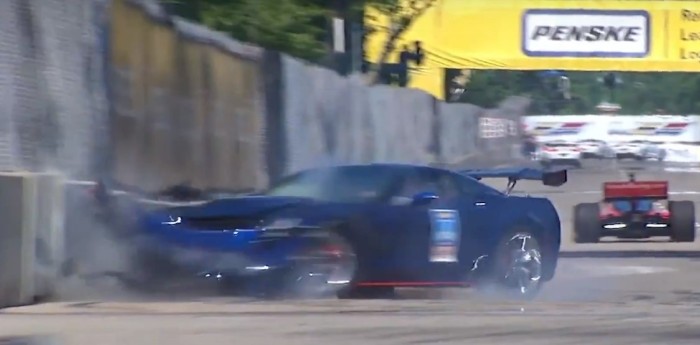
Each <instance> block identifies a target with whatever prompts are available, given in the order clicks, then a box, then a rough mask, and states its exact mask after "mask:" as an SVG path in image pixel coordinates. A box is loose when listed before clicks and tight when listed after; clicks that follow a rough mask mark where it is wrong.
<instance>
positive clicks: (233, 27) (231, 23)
mask: <svg viewBox="0 0 700 345" xmlns="http://www.w3.org/2000/svg"><path fill="white" fill-rule="evenodd" d="M398 1H399V0H359V1H358V0H161V2H162V3H163V4H164V5H165V6H166V7H167V8H169V9H170V11H171V12H172V13H174V14H176V15H178V16H181V17H184V18H187V19H190V20H193V21H196V22H200V23H202V24H204V25H206V26H208V27H210V28H212V29H214V30H218V31H222V32H226V33H228V34H229V35H231V36H232V37H234V38H236V39H238V40H241V41H243V42H248V43H253V44H256V45H260V46H262V47H265V48H269V49H274V50H277V51H281V52H284V53H287V54H289V55H292V56H296V57H299V58H302V59H305V60H309V61H313V62H317V61H318V60H319V59H321V58H323V57H324V56H326V55H327V54H328V53H329V51H330V47H329V45H328V43H329V42H330V18H332V17H333V16H340V17H345V19H348V20H351V21H361V20H362V19H363V18H362V13H363V12H364V7H365V6H366V5H368V4H369V5H377V6H384V7H382V8H386V9H388V7H386V6H389V5H390V4H392V3H395V2H398Z"/></svg>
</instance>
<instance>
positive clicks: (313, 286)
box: [283, 231, 359, 298]
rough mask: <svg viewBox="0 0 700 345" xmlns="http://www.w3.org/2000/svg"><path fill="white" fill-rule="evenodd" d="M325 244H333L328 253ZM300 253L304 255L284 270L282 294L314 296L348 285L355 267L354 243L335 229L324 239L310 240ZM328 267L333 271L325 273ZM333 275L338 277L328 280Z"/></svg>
mask: <svg viewBox="0 0 700 345" xmlns="http://www.w3.org/2000/svg"><path fill="white" fill-rule="evenodd" d="M328 246H333V248H334V250H333V253H332V254H329V253H328V251H327V248H326V247H328ZM336 252H337V253H336ZM301 257H307V258H306V259H301V260H297V261H296V262H295V263H294V265H292V267H290V269H289V270H288V271H287V272H286V274H285V280H284V283H283V294H284V295H286V296H289V297H294V298H299V297H301V298H315V297H330V296H335V295H338V294H340V293H341V292H342V291H345V290H347V289H349V288H351V286H352V284H353V282H354V281H355V279H356V277H357V273H358V271H359V263H358V258H357V252H356V250H355V246H353V245H352V244H351V243H350V241H349V240H348V239H347V238H345V237H344V236H341V235H339V234H338V233H337V232H335V231H331V232H330V236H328V237H327V238H326V239H325V240H323V241H314V242H313V244H310V245H309V246H308V247H306V248H304V249H302V253H301ZM332 260H337V262H336V261H332ZM329 268H331V269H332V270H333V271H332V272H334V273H336V274H337V275H336V276H333V274H334V273H329V272H328V271H327V270H328V269H329ZM335 279H339V280H337V281H335V282H333V283H331V280H335ZM344 282H345V283H344Z"/></svg>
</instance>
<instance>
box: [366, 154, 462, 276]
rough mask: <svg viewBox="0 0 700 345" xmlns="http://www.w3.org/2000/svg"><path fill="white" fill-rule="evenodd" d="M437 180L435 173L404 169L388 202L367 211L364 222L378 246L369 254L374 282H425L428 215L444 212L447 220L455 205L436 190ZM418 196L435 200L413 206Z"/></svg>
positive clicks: (426, 170)
mask: <svg viewBox="0 0 700 345" xmlns="http://www.w3.org/2000/svg"><path fill="white" fill-rule="evenodd" d="M439 177H440V176H439V175H436V169H431V168H420V167H416V168H411V169H406V170H404V171H402V174H401V175H400V177H399V180H400V181H399V182H398V183H397V186H396V190H395V191H394V192H393V193H392V194H391V195H389V196H388V200H387V201H386V202H385V203H383V204H375V205H372V207H371V208H370V209H369V211H368V217H366V219H367V221H369V222H371V227H372V228H373V229H374V231H375V232H376V236H375V238H376V240H377V242H378V243H376V244H375V245H374V246H373V247H374V248H378V250H376V251H375V252H373V253H372V263H371V264H372V271H373V274H372V275H373V280H377V281H403V282H411V281H423V280H424V279H425V275H424V274H423V273H422V272H425V271H426V270H429V267H428V265H427V263H428V261H429V251H430V246H429V239H430V229H431V219H432V218H431V215H432V216H433V218H435V217H436V216H439V214H438V213H436V212H437V210H443V211H445V214H447V216H448V217H449V216H450V215H454V214H455V212H451V211H454V210H455V208H454V207H455V205H456V201H455V200H453V198H450V197H449V195H447V194H446V193H444V192H442V190H444V188H440V186H439V181H440V178H439ZM421 193H432V194H435V195H437V196H438V199H436V200H428V201H427V202H426V203H422V204H414V203H413V201H414V197H415V196H416V195H418V194H421ZM451 219H452V221H453V223H454V217H452V218H447V219H446V221H443V224H444V223H449V222H450V220H451ZM449 225H450V224H448V228H447V229H448V231H449V230H450V229H449ZM445 247H446V248H447V246H445ZM446 250H447V249H446ZM435 254H436V255H437V254H438V253H435ZM447 259H448V257H447V256H445V257H444V258H443V261H450V260H447Z"/></svg>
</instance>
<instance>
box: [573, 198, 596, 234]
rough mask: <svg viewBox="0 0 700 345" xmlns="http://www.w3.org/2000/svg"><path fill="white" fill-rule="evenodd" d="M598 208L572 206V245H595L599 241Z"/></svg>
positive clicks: (590, 204) (593, 205) (580, 205)
mask: <svg viewBox="0 0 700 345" xmlns="http://www.w3.org/2000/svg"><path fill="white" fill-rule="evenodd" d="M599 217H600V206H599V205H598V204H596V203H582V204H577V205H576V206H574V232H573V237H574V243H597V242H598V241H599V240H600V231H601V224H600V220H599V219H600V218H599Z"/></svg>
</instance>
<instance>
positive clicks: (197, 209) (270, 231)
mask: <svg viewBox="0 0 700 345" xmlns="http://www.w3.org/2000/svg"><path fill="white" fill-rule="evenodd" d="M483 178H503V179H504V180H506V181H508V184H507V188H506V190H505V191H499V190H497V189H494V188H492V187H490V186H488V185H486V184H484V183H482V182H481V181H480V180H481V179H483ZM521 179H528V180H540V181H542V182H543V184H545V185H550V186H560V185H562V184H564V183H565V182H566V180H567V174H566V170H561V171H552V172H544V171H541V170H534V169H529V168H517V169H487V170H465V171H450V170H446V169H441V168H435V167H428V166H417V165H400V164H368V165H348V166H336V167H327V168H317V169H311V170H306V171H302V172H299V173H295V174H293V175H291V176H288V177H286V178H284V179H282V180H281V181H279V182H278V183H275V184H274V185H273V186H272V187H271V188H269V189H267V190H265V191H263V192H261V193H258V194H252V195H243V196H238V197H231V198H222V199H218V200H212V201H208V202H203V203H201V204H197V205H188V206H176V207H168V208H161V209H158V210H155V211H149V212H145V213H143V214H141V215H140V216H139V221H138V233H139V236H140V238H141V239H142V240H143V242H141V243H142V248H140V249H139V252H149V251H150V252H159V253H161V254H163V253H167V255H166V254H164V255H161V257H165V256H167V257H168V258H169V260H170V261H172V262H174V263H175V264H176V266H177V267H179V269H180V270H181V272H183V273H182V274H191V275H193V276H195V275H196V276H198V277H205V278H208V279H213V280H216V281H219V282H221V284H226V283H227V282H228V283H231V282H235V284H241V283H242V282H247V281H257V282H258V284H259V285H258V288H259V289H264V288H272V287H274V288H275V289H278V290H280V291H285V292H288V293H289V292H292V293H306V294H309V293H313V294H318V295H321V294H333V295H337V296H339V297H353V296H354V297H365V296H376V295H381V296H386V295H387V294H391V293H393V290H394V289H395V288H397V287H450V286H468V285H477V286H488V287H489V289H498V290H499V291H503V292H506V293H508V294H511V295H512V296H514V297H521V298H532V297H534V296H535V295H536V294H537V292H538V291H539V290H540V288H541V286H542V284H543V283H544V282H547V281H549V280H551V279H552V278H553V276H554V273H555V268H556V266H557V259H558V253H559V247H560V241H561V231H560V219H559V216H558V214H557V211H556V210H555V208H554V206H553V205H552V203H551V202H550V201H549V200H548V199H545V198H539V197H531V196H513V195H510V192H511V191H512V189H513V187H514V186H515V184H516V182H517V181H518V180H521ZM143 247H147V248H146V249H148V250H144V248H143ZM167 271H168V274H174V273H173V272H176V270H173V269H168V270H167ZM260 282H264V283H260ZM231 284H232V285H235V284H234V283H231Z"/></svg>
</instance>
